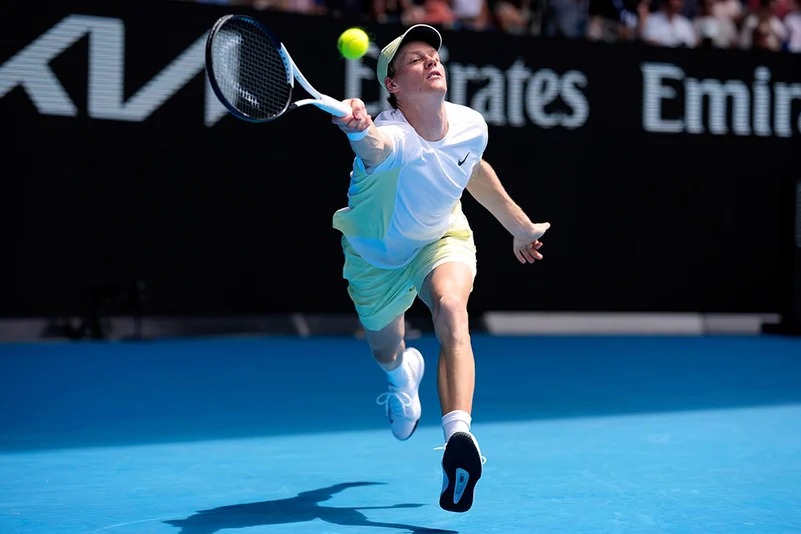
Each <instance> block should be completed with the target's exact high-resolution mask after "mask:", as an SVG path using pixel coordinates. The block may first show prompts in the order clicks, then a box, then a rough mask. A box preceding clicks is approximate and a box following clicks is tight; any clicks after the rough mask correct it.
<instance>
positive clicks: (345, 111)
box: [315, 95, 352, 117]
mask: <svg viewBox="0 0 801 534" xmlns="http://www.w3.org/2000/svg"><path fill="white" fill-rule="evenodd" d="M315 105H316V106H317V107H318V108H320V109H322V110H323V111H327V112H328V113H330V114H331V115H334V116H336V117H347V116H348V115H350V113H351V111H352V110H351V108H350V106H348V105H347V104H343V103H342V102H340V101H339V100H336V99H334V98H331V97H330V96H326V95H322V96H321V97H320V98H319V99H318V100H317V102H315Z"/></svg>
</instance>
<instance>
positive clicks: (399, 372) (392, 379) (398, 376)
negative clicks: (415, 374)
mask: <svg viewBox="0 0 801 534" xmlns="http://www.w3.org/2000/svg"><path fill="white" fill-rule="evenodd" d="M404 352H405V351H404ZM397 358H398V359H397V362H398V366H397V367H396V368H394V369H393V370H392V371H387V378H388V379H389V383H390V384H392V385H393V386H396V387H400V386H403V385H404V384H406V383H407V382H408V381H409V369H408V368H407V367H406V365H404V362H403V352H401V353H400V354H398V356H397Z"/></svg>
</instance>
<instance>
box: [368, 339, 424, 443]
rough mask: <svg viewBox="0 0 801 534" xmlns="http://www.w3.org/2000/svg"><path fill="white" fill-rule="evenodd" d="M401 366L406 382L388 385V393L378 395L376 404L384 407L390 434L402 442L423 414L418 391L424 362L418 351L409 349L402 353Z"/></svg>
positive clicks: (412, 432)
mask: <svg viewBox="0 0 801 534" xmlns="http://www.w3.org/2000/svg"><path fill="white" fill-rule="evenodd" d="M401 365H403V366H405V367H406V375H407V377H408V379H409V380H408V382H406V384H404V385H402V386H394V385H392V384H390V385H389V391H387V392H386V393H382V394H381V395H379V396H378V398H377V399H376V403H377V404H383V405H384V406H385V407H386V410H387V416H388V417H389V424H390V427H391V428H392V434H393V435H394V436H395V437H396V438H397V439H399V440H401V441H404V440H407V439H409V438H410V437H412V434H414V431H415V429H416V428H417V423H419V422H420V416H421V415H422V413H423V408H422V406H421V405H420V395H419V394H418V389H419V388H420V382H421V381H422V380H423V373H424V372H425V361H424V360H423V355H422V354H420V351H419V350H417V349H414V348H411V347H409V348H407V349H406V350H405V351H404V353H403V363H401Z"/></svg>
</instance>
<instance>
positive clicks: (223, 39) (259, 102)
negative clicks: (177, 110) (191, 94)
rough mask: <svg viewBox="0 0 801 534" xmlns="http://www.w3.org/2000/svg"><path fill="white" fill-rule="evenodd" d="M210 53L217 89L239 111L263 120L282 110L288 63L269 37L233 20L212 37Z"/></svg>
mask: <svg viewBox="0 0 801 534" xmlns="http://www.w3.org/2000/svg"><path fill="white" fill-rule="evenodd" d="M212 55H213V58H214V60H213V65H214V67H213V68H214V70H215V78H216V80H217V84H218V86H219V88H220V91H221V92H222V93H223V96H224V97H225V99H226V100H227V101H228V102H229V103H230V104H231V105H233V106H234V107H235V108H236V109H237V110H238V111H239V112H240V113H242V114H244V115H246V116H248V117H250V118H253V119H256V120H264V119H270V118H273V117H276V116H278V115H280V114H281V113H282V112H283V111H284V109H285V108H286V106H287V104H288V103H289V99H290V97H291V86H290V85H289V82H288V72H287V65H286V64H285V63H284V60H283V58H282V56H281V54H280V53H279V51H278V49H277V48H276V45H275V44H274V43H273V41H272V39H270V37H269V36H267V35H265V34H264V33H263V32H262V31H261V30H260V29H258V28H257V27H256V26H254V25H252V24H250V23H248V22H244V21H240V20H232V21H229V23H228V24H226V25H225V26H224V27H223V28H221V29H220V30H219V32H218V33H217V35H216V37H215V38H214V41H213V43H212Z"/></svg>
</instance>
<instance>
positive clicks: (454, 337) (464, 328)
mask: <svg viewBox="0 0 801 534" xmlns="http://www.w3.org/2000/svg"><path fill="white" fill-rule="evenodd" d="M467 323H468V319H467V301H465V300H463V299H461V298H459V297H454V296H450V295H443V296H441V297H439V299H437V301H436V304H435V306H434V329H435V330H436V333H437V337H438V338H439V340H440V343H443V344H458V343H459V342H461V341H464V338H465V336H467V335H468V331H469V330H468V324H467Z"/></svg>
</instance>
